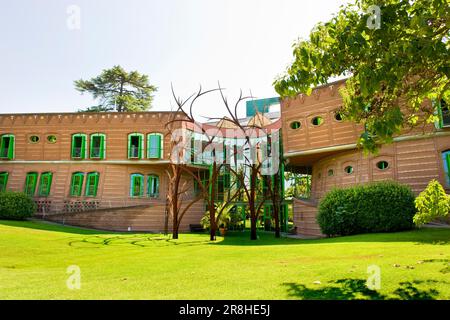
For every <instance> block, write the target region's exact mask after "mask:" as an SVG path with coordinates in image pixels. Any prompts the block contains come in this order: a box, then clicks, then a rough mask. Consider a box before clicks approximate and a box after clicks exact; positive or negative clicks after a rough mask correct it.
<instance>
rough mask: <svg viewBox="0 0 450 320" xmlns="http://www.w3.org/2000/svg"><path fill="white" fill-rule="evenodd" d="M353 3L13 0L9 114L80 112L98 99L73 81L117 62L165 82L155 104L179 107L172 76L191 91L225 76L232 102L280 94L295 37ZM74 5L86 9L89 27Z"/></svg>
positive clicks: (4, 95)
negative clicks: (277, 84)
mask: <svg viewBox="0 0 450 320" xmlns="http://www.w3.org/2000/svg"><path fill="white" fill-rule="evenodd" d="M346 2H348V1H344V0H339V1H334V0H313V1H309V0H308V1H306V0H305V1H300V0H271V1H269V0H159V1H157V0H151V1H150V0H147V1H145V0H120V1H119V0H116V1H112V0H86V1H76V0H70V1H65V0H16V1H4V2H3V3H2V8H1V10H0V39H1V41H0V52H1V59H0V70H1V71H2V76H1V78H0V90H1V100H0V101H1V102H0V113H10V112H11V113H12V112H20V113H24V112H30V113H34V112H71V111H77V110H78V109H79V108H85V107H88V106H91V105H94V104H95V102H94V101H93V100H92V99H91V97H90V96H89V95H87V94H85V95H80V94H79V92H77V91H76V90H75V89H74V86H73V81H74V80H76V79H79V78H83V79H90V78H91V77H94V76H96V75H98V74H100V72H101V71H102V70H103V69H105V68H110V67H112V66H114V65H121V66H122V67H124V68H125V69H126V70H128V71H130V70H138V71H139V72H141V73H145V74H147V75H149V77H150V82H151V83H152V84H153V85H156V86H157V87H158V92H156V94H155V99H154V103H153V109H152V110H170V109H171V107H173V106H174V103H173V98H172V95H171V91H170V83H171V82H172V83H173V85H174V87H175V89H176V92H177V94H178V95H180V96H182V97H187V96H188V95H189V94H190V93H192V92H194V91H196V90H197V89H198V86H199V85H200V84H201V85H202V86H203V87H204V88H205V89H210V88H213V87H216V86H217V81H220V83H221V85H222V87H225V88H226V89H227V94H228V96H229V98H230V100H233V98H235V97H236V95H238V94H239V90H240V89H242V90H243V91H244V93H245V94H248V93H249V92H250V90H251V92H252V94H253V96H255V97H257V98H267V97H273V96H276V95H277V94H276V92H275V90H274V89H273V87H272V82H273V80H274V79H275V77H276V76H277V74H280V73H282V72H283V71H284V70H285V68H286V66H287V65H288V64H289V62H290V61H291V60H292V44H293V42H294V41H295V40H296V39H297V38H299V37H303V38H305V37H307V36H308V34H309V32H310V30H311V29H312V28H313V27H314V25H315V24H316V23H317V22H319V21H326V20H328V19H329V18H330V17H331V15H332V14H333V13H335V12H337V11H338V9H339V6H340V5H341V4H343V3H346ZM73 5H74V6H75V7H73ZM72 8H75V10H77V8H78V9H79V10H80V15H79V17H80V20H79V24H77V21H78V20H74V19H73V18H74V17H75V16H76V13H75V15H74V11H71V10H72ZM68 11H69V13H68ZM78 26H79V28H77V27H78ZM244 109H245V108H244V106H242V111H241V114H243V113H244V112H245V111H244ZM223 113H224V110H223V108H222V105H221V100H220V98H219V96H218V95H217V94H213V95H211V96H209V97H208V98H205V99H203V100H202V101H200V102H199V104H198V106H197V109H196V114H199V115H205V116H219V115H220V114H223Z"/></svg>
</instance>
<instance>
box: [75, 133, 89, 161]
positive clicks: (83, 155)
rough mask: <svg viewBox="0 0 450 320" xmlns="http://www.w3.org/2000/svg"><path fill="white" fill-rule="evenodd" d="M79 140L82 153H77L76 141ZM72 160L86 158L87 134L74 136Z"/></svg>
mask: <svg viewBox="0 0 450 320" xmlns="http://www.w3.org/2000/svg"><path fill="white" fill-rule="evenodd" d="M77 138H81V144H80V153H79V154H77V153H76V144H75V141H76V139H77ZM72 158H74V159H84V158H86V135H85V134H81V133H80V134H74V135H72Z"/></svg>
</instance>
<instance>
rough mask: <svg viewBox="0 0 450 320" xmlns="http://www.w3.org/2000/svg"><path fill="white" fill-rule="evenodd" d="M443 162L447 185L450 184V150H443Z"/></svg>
mask: <svg viewBox="0 0 450 320" xmlns="http://www.w3.org/2000/svg"><path fill="white" fill-rule="evenodd" d="M442 162H443V164H444V174H445V181H446V182H447V186H450V150H446V151H444V152H442Z"/></svg>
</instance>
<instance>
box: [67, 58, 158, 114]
mask: <svg viewBox="0 0 450 320" xmlns="http://www.w3.org/2000/svg"><path fill="white" fill-rule="evenodd" d="M75 89H76V90H78V91H79V92H81V93H82V94H83V93H85V92H88V93H90V94H92V96H93V98H94V99H98V100H99V105H97V106H93V107H90V108H87V109H86V110H82V111H87V112H106V111H117V112H128V111H145V110H148V109H149V108H150V107H151V103H152V101H153V95H152V94H153V93H154V92H156V91H157V88H156V87H155V86H153V85H151V84H149V82H148V76H147V75H144V74H140V73H139V72H137V71H131V72H127V71H125V70H124V69H123V68H122V67H121V66H114V67H113V68H111V69H105V70H103V71H102V73H101V74H100V75H99V76H97V77H95V78H92V79H91V80H83V79H80V80H76V81H75Z"/></svg>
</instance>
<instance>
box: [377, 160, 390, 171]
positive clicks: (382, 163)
mask: <svg viewBox="0 0 450 320" xmlns="http://www.w3.org/2000/svg"><path fill="white" fill-rule="evenodd" d="M388 167H389V163H388V162H387V161H380V162H378V163H377V168H378V169H380V170H386V169H387V168H388Z"/></svg>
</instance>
